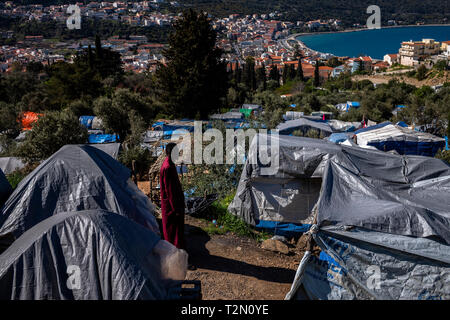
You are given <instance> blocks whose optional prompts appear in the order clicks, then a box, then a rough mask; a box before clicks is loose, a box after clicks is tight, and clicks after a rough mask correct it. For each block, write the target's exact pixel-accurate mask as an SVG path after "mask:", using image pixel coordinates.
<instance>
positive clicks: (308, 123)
mask: <svg viewBox="0 0 450 320" xmlns="http://www.w3.org/2000/svg"><path fill="white" fill-rule="evenodd" d="M277 129H278V130H279V133H280V134H282V135H290V134H292V133H293V132H294V131H297V130H301V131H302V132H303V134H306V133H307V132H308V131H309V130H316V131H318V132H319V134H321V135H323V136H329V135H330V134H332V133H333V129H331V127H330V126H329V125H328V124H327V123H325V122H318V121H313V120H309V119H306V118H300V119H295V120H289V121H286V122H284V123H281V124H279V125H278V126H277Z"/></svg>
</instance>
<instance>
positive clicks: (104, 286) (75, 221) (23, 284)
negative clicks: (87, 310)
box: [0, 210, 175, 300]
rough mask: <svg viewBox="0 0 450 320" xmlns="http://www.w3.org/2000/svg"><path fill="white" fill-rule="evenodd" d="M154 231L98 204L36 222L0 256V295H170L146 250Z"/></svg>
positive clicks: (118, 297) (93, 297)
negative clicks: (93, 207)
mask: <svg viewBox="0 0 450 320" xmlns="http://www.w3.org/2000/svg"><path fill="white" fill-rule="evenodd" d="M159 241H160V237H159V236H158V235H156V234H155V233H153V232H152V231H150V230H148V229H147V228H144V227H142V226H141V225H139V224H137V223H135V222H133V221H131V220H130V219H127V218H125V217H123V216H120V215H118V214H116V213H111V212H107V211H103V210H91V211H79V212H65V213H59V214H57V215H54V216H51V217H49V218H48V219H46V220H44V221H42V222H40V223H38V224H37V225H35V226H34V227H32V228H31V229H29V230H28V231H26V232H25V233H24V234H23V235H22V236H21V237H19V238H18V239H17V240H16V241H15V242H14V243H13V244H12V246H10V247H9V248H8V250H6V251H5V252H4V253H3V254H2V255H1V256H0V299H8V300H9V299H20V300H36V299H39V300H41V299H48V300H66V299H68V300H74V299H75V300H134V299H158V300H161V299H170V298H175V297H174V296H172V295H171V290H170V288H171V287H172V286H173V285H174V283H173V282H172V281H169V280H163V279H162V277H161V270H160V263H159V261H158V258H157V256H156V255H155V254H154V253H153V252H152V250H153V248H154V247H155V245H156V244H157V243H158V242H159Z"/></svg>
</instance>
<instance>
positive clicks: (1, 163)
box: [0, 157, 25, 174]
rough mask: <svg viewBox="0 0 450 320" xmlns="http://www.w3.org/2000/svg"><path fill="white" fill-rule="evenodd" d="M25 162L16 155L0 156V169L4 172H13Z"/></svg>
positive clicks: (23, 165)
mask: <svg viewBox="0 0 450 320" xmlns="http://www.w3.org/2000/svg"><path fill="white" fill-rule="evenodd" d="M23 167H25V164H24V163H23V161H22V160H21V159H20V158H16V157H1V158H0V169H1V170H2V171H3V173H4V174H10V173H13V172H14V171H16V170H19V169H22V168H23Z"/></svg>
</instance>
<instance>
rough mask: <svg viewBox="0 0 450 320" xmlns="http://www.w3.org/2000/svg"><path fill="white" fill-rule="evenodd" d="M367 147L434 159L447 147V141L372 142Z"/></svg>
mask: <svg viewBox="0 0 450 320" xmlns="http://www.w3.org/2000/svg"><path fill="white" fill-rule="evenodd" d="M367 145H369V146H373V147H375V148H377V149H378V150H381V151H391V150H395V151H397V152H398V153H399V154H401V155H416V156H426V157H434V156H435V155H436V153H437V152H438V151H439V150H440V149H443V148H444V147H445V141H435V142H417V141H380V142H370V143H368V144H367Z"/></svg>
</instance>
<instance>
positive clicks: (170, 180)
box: [159, 142, 186, 249]
mask: <svg viewBox="0 0 450 320" xmlns="http://www.w3.org/2000/svg"><path fill="white" fill-rule="evenodd" d="M175 146H176V144H175V143H173V142H171V143H168V144H167V146H166V159H165V160H164V162H163V164H162V166H161V169H160V172H159V174H160V175H159V177H160V182H159V186H160V191H161V213H162V227H163V236H164V240H166V241H168V242H170V243H171V244H173V245H174V246H175V247H177V248H178V249H186V248H185V243H184V194H183V189H182V187H181V183H180V180H179V179H178V173H177V168H176V166H175V164H174V163H173V161H172V157H171V153H172V150H173V148H174V147H175Z"/></svg>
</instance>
